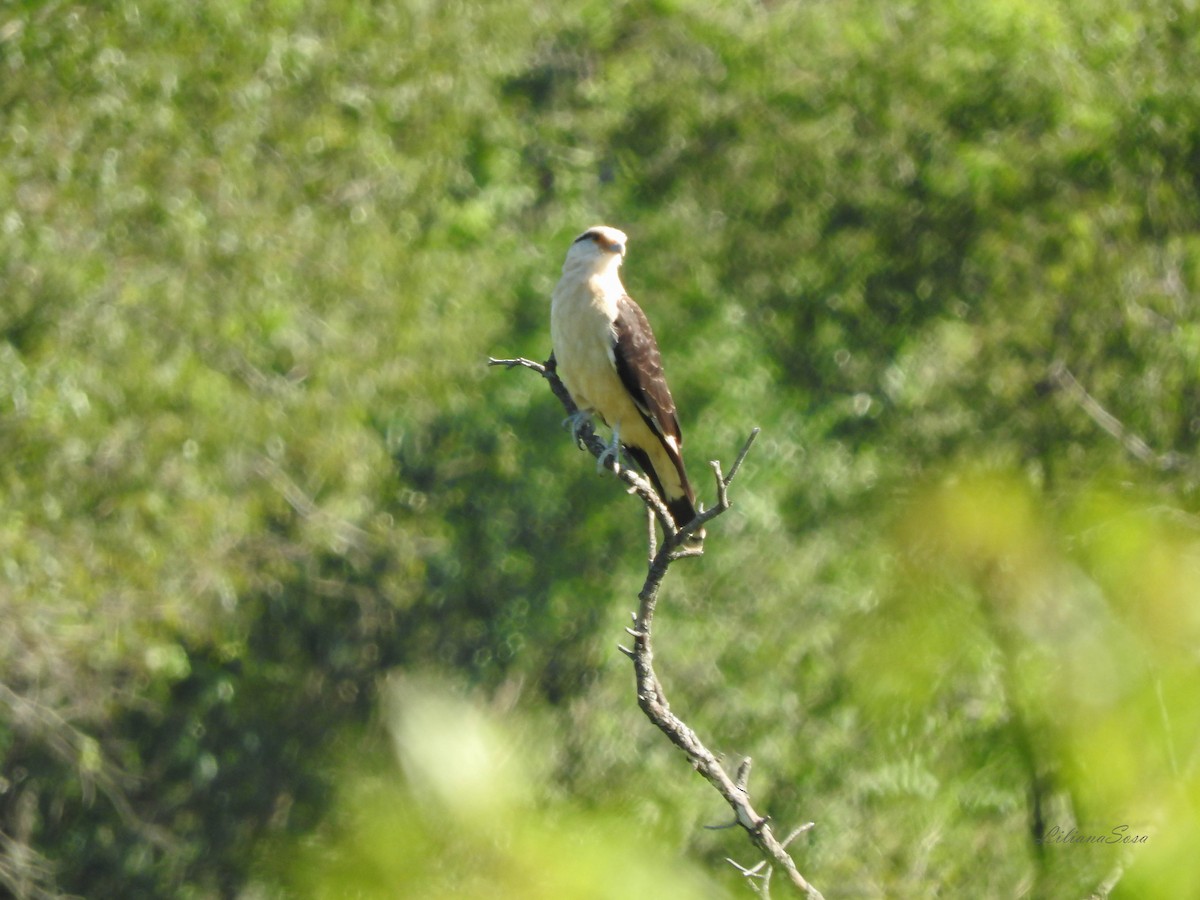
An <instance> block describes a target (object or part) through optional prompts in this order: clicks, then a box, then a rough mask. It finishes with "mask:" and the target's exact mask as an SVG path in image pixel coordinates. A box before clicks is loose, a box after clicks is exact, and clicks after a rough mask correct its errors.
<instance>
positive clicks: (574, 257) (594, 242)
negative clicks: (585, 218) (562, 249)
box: [563, 225, 627, 271]
mask: <svg viewBox="0 0 1200 900" xmlns="http://www.w3.org/2000/svg"><path fill="white" fill-rule="evenodd" d="M626 240H627V238H626V237H625V232H623V231H618V230H617V229H615V228H610V227H608V226H607V225H593V226H592V227H591V228H589V229H588V230H587V231H585V232H584V233H583V234H581V235H579V237H577V238H575V242H574V243H573V244H571V249H570V250H568V251H567V261H566V263H565V264H564V265H563V270H564V271H565V270H566V269H567V268H568V267H572V268H573V267H575V266H580V265H582V266H586V267H587V268H589V269H605V268H608V267H609V266H612V267H613V268H614V269H616V268H617V267H618V266H620V265H621V260H622V259H624V258H625V242H626Z"/></svg>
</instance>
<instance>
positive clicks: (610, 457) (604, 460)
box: [596, 428, 621, 475]
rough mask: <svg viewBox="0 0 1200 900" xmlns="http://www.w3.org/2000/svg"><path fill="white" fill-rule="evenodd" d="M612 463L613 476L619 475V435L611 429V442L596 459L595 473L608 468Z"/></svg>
mask: <svg viewBox="0 0 1200 900" xmlns="http://www.w3.org/2000/svg"><path fill="white" fill-rule="evenodd" d="M610 462H611V463H612V471H613V474H614V475H620V474H621V433H620V432H619V431H618V430H617V429H615V428H614V429H613V436H612V440H611V441H609V442H608V446H607V447H605V448H604V452H603V453H601V454H600V455H599V456H598V457H596V471H597V472H603V471H604V470H605V469H606V468H608V464H609V463H610Z"/></svg>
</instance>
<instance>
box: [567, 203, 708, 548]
mask: <svg viewBox="0 0 1200 900" xmlns="http://www.w3.org/2000/svg"><path fill="white" fill-rule="evenodd" d="M627 245H628V238H627V237H626V235H625V233H624V232H623V231H619V230H618V229H616V228H612V227H610V226H607V225H594V226H592V227H591V228H589V229H587V230H586V231H584V232H583V233H582V234H580V235H579V237H577V238H575V240H574V242H572V244H571V247H570V249H569V250H568V251H567V258H566V260H565V261H564V262H563V267H562V278H561V279H559V282H558V284H557V286H555V288H554V293H553V295H552V297H551V302H550V340H551V343H552V344H553V345H554V359H555V363H556V367H557V373H558V377H559V379H560V380H561V381H562V383H563V385H564V386H565V387H566V389H567V392H568V393H569V394H570V395H571V399H572V400H573V401H574V402H575V405H576V406H577V407H578V408H579V409H578V411H577V412H576V413H574V414H573V415H572V416H570V417H569V418H568V419H567V420H566V422H564V424H569V425H570V427H571V430H572V434H573V435H574V436H575V438H576V440H578V439H579V432H580V429H581V428H583V427H584V424H585V423H586V422H588V421H589V420H590V419H591V417H592V416H593V415H597V416H599V417H600V419H601V420H603V422H604V424H605V425H607V426H608V427H609V428H610V429H612V440H611V441H610V442H609V444H608V446H607V447H606V448H605V450H604V452H603V453H602V454H601V455H600V458H599V459H598V460H597V469H598V470H602V469H603V468H604V467H605V466H606V465H607V464H608V463H612V466H613V468H614V470H615V471H618V472H619V471H620V450H621V447H622V446H623V447H624V448H625V450H626V451H628V453H629V455H630V456H631V457H632V458H633V460H634V462H636V463H637V465H638V467H639V468H640V469H641V470H642V471H643V472H645V474H646V475H647V477H648V478H649V479H650V481H651V483H652V484H653V485H654V488H655V490H656V491H657V492H658V495H659V496H660V497H661V498H662V500H663V503H664V504H665V505H666V507H667V510H668V511H669V512H670V513H671V518H672V519H674V520H675V527H676V528H682V527H683V526H685V525H687V524H689V523H690V522H691V521H692V520H693V519H694V518H696V493H695V491H694V490H693V489H692V485H691V482H689V481H688V477H687V470H686V469H685V468H684V464H683V436H682V434H681V433H680V430H679V418H678V416H677V414H676V411H675V401H674V400H673V399H672V398H671V389H670V388H669V387H668V386H667V379H666V377H665V376H664V375H663V367H662V354H661V353H660V351H659V349H658V341H656V340H655V339H654V332H653V331H651V329H650V322H649V320H648V319H647V318H646V314H645V313H644V312H643V311H642V308H641V307H640V306H638V305H637V303H635V302H634V301H633V299H632V298H631V297H630V296H629V294H628V293H626V291H625V286H624V285H623V284H622V283H621V277H620V273H619V271H618V270H619V269H620V268H621V263H622V262H624V260H625V249H626V246H627ZM693 537H694V538H695V539H703V537H704V533H703V531H702V530H698V531H697V532H695V533H694V535H693Z"/></svg>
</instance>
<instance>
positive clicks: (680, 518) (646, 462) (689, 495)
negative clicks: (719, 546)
mask: <svg viewBox="0 0 1200 900" xmlns="http://www.w3.org/2000/svg"><path fill="white" fill-rule="evenodd" d="M625 449H626V451H628V453H629V455H630V456H632V457H633V461H634V462H636V463H637V464H638V468H640V469H641V470H642V471H643V472H644V473H645V474H646V477H647V478H649V479H650V483H651V484H653V485H654V490H656V491H657V492H658V496H659V497H661V498H662V501H663V503H665V504H666V507H667V512H669V513H670V514H671V518H672V519H674V520H675V527H676V528H682V527H683V526H684V525H687V524H688V523H689V522H691V521H692V519H694V518H696V493H695V491H693V490H692V485H691V483H690V482H689V481H688V480H687V475H685V474H682V473H681V475H682V477H681V481H682V482H683V490H684V492H685V493H684V495H683V496H681V497H668V496H667V492H666V491H665V490H664V489H663V484H662V481H661V480H660V479H659V477H658V473H657V472H656V471H655V470H654V465H653V464H652V463H651V462H650V456H649V454H647V453H646V451H645V450H642V449H641V448H639V447H630V446H628V445H626V446H625ZM692 539H693V540H703V539H704V529H703V528H701V529H699V530H698V531H696V532H694V533H693V534H692Z"/></svg>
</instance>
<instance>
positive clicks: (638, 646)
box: [488, 356, 822, 900]
mask: <svg viewBox="0 0 1200 900" xmlns="http://www.w3.org/2000/svg"><path fill="white" fill-rule="evenodd" d="M488 365H491V366H504V367H506V368H509V369H511V368H514V367H517V366H521V367H524V368H527V369H533V370H534V371H535V372H538V373H539V374H540V375H541V376H542V377H543V378H545V379H546V380H547V381H548V382H549V383H550V388H551V390H553V391H554V395H555V396H556V397H558V399H559V401H560V402H561V403H562V404H563V408H564V409H566V411H567V413H568V414H571V413H574V412H575V411H576V409H577V408H576V406H575V404H574V403H573V402H572V400H571V398H570V395H569V394H568V393H567V391H566V388H564V387H563V385H562V382H561V381H560V380H559V379H558V376H557V374H556V373H555V366H554V357H553V356H551V357H550V359H549V360H547V362H546V363H545V364H541V363H536V362H533V361H532V360H528V359H490V358H489V360H488ZM581 433H582V436H583V443H584V446H585V447H586V448H587V449H588V450H589V451H590V452H591V453H592V454H593V455H594V456H596V457H597V458H599V455H600V454H601V453H602V452H603V451H604V449H605V447H604V444H603V442H601V441H600V439H599V438H598V437H596V435H595V433H594V431H590V430H588V429H584V430H583V432H581ZM758 434H759V429H758V428H755V429H754V430H753V431H751V432H750V436H749V437H748V438H747V439H746V442H745V444H743V446H742V449H741V451H740V452H739V453H738V455H737V458H736V459H735V460H734V463H733V466H732V467H731V468H730V470H729V474H728V475H725V474H723V473H722V471H721V463H720V462H719V461H717V460H713V461H712V462H711V463H709V465H710V466H711V468H712V470H713V474H714V477H715V478H716V487H717V505H716V506H714V507H712V508H711V509H706V510H703V511H702V512H700V513H699V514H698V515H697V516H696V517H695V518H694V519H693V520H692V521H691V522H686V523H680V527H679V528H678V529H676V528H674V526H673V522H672V520H671V516H670V514H669V513H668V512H667V510H666V507H665V506H664V505H663V503H662V501H661V500H660V499H659V497H658V494H657V493H655V491H654V490H653V488H651V487H650V485H649V483H648V482H647V481H646V480H645V479H644V478H642V477H641V476H639V475H636V474H635V473H632V472H631V471H630V470H629V469H623V470H622V471H621V472H620V477H621V478H622V479H623V480H624V481H625V482H626V483H627V484H629V485H630V486H632V487H634V488H635V490H636V492H637V494H638V496H639V497H641V498H642V501H643V502H644V503H645V504H646V506H647V508H648V509H651V510H652V511H653V512H654V514H655V515H656V516H657V518H658V520H659V522H660V523H661V524H662V526H663V533H664V535H665V537H664V539H663V543H662V546H661V547H659V548H657V551H655V549H654V544H653V541H652V543H651V554H650V556H651V559H650V564H649V569H648V571H647V573H646V580H645V582H644V583H643V584H642V590H641V592H640V593H639V594H638V610H637V612H636V613H635V614H634V625H633V628H627V629H626V631H627V632H628V633H629V635H630V636H631V637H632V638H633V648H632V649H630V648H629V647H626V646H624V645H618V649H619V650H620V651H621V652H622V653H624V654H625V655H626V656H628V657H629V658H630V659H632V660H633V668H634V675H635V678H636V685H637V699H638V706H639V707H640V708H641V710H642V712H644V713H645V714H646V716H647V718H649V719H650V721H651V722H652V723H654V725H655V726H656V727H657V728H658V729H659V730H660V731H662V732H663V734H665V735H666V736H667V738H668V740H670V741H671V743H673V744H674V745H675V746H676V747H678V748H679V749H680V750H682V751H683V752H684V753H686V754H687V756H688V760H689V761H690V762H691V764H692V767H693V768H695V770H696V771H697V772H699V773H700V774H701V775H702V776H703V777H704V778H705V780H707V781H708V782H709V784H711V785H712V786H713V787H714V788H716V790H717V791H718V792H719V793H720V794H721V796H722V797H723V798H724V799H725V802H726V803H728V804H729V806H730V808H731V809H732V810H733V813H734V819H735V824H737V825H740V826H741V827H742V828H743V829H744V830H745V831H746V833H747V834H748V835H749V837H750V840H751V841H752V842H753V844H754V845H755V846H756V847H757V848H758V849H759V851H760V852H761V853H762V854H763V856H764V860H763V861H762V862H760V863H759V864H758V865H755V866H753V867H750V868H743V867H742V866H741V865H739V864H738V863H735V862H733V860H729V862H730V863H731V864H732V865H734V866H736V867H737V868H738V869H739V870H740V871H741V872H742V873H743V874H744V875H746V876H747V878H752V877H753V878H761V879H762V884H761V886H759V885H757V884H755V885H754V886H755V889H756V891H758V892H759V893H760V894H762V895H763V896H766V893H767V891H768V885H769V879H770V876H771V872H772V870H773V868H774V867H775V866H778V867H779V868H780V869H782V870H783V871H784V872H785V873H786V874H787V877H788V880H789V882H790V883H791V884H792V886H793V887H794V888H796V889H797V890H798V891H801V892H803V894H804V896H806V897H808V898H809V900H822V898H821V893H820V891H818V890H817V889H816V888H815V887H813V885H811V884H810V883H809V882H808V881H807V880H806V879H805V878H804V876H803V875H801V874H800V871H799V870H798V869H797V868H796V863H795V861H794V860H793V859H792V857H791V855H790V854H789V853H788V851H787V848H786V843H787V842H790V841H791V840H793V839H794V838H795V837H796V836H797V834H799V833H801V832H802V831H804V830H807V828H809V827H811V823H810V825H807V826H802V827H801V828H800V829H797V830H796V831H794V832H793V833H792V834H791V835H790V836H789V837H788V838H787V841H786V842H780V840H779V839H778V838H776V837H775V834H774V832H773V831H772V830H771V825H770V819H769V817H767V816H761V815H759V814H758V813H757V812H756V811H755V809H754V807H753V806H751V804H750V792H749V787H748V782H749V779H750V759H749V757H747V758H745V759H743V760H742V762H741V764H740V765H739V767H738V770H737V775H736V780H735V779H733V778H730V777H729V773H728V772H726V771H725V769H724V767H723V766H722V765H721V763H720V760H718V759H717V757H716V755H715V754H714V753H713V752H712V751H711V750H709V749H708V747H706V746H705V745H704V743H703V742H702V741H701V740H700V738H699V737H697V735H696V733H695V732H694V731H693V730H692V729H691V728H690V727H688V725H687V723H686V722H684V721H683V720H682V719H681V718H679V716H677V715H676V714H675V713H673V712H672V711H671V707H670V704H669V703H668V702H667V697H666V693H665V692H664V691H663V687H662V682H660V681H659V679H658V675H657V674H656V673H655V671H654V650H653V647H652V644H651V627H652V625H653V623H654V609H655V606H656V605H657V603H658V592H659V589H660V588H661V587H662V582H663V579H664V578H665V577H666V574H667V570H668V569H669V568H670V565H671V563H673V562H675V561H676V560H679V559H683V558H685V557H689V556H699V555H701V554H702V552H703V551H701V550H700V549H699V548H698V547H695V546H692V545H690V544H689V542H688V537H689V535H691V534H692V533H693V532H695V531H697V530H698V529H700V528H702V527H703V526H704V525H705V524H706V523H708V522H710V521H712V520H713V519H715V518H716V517H717V516H720V515H721V514H722V513H724V512H726V511H727V510H728V509H729V508H730V506H731V502H730V499H729V485H730V483H731V482H732V481H733V479H734V477H735V476H736V475H737V473H738V471H739V470H740V469H741V466H742V462H743V461H744V460H745V458H746V454H747V453H749V452H750V448H751V446H752V445H753V444H754V440H755V438H757V437H758ZM651 532H652V533H653V529H651ZM764 866H765V869H764V868H763V867H764ZM760 870H762V871H763V874H761V875H760V874H759V872H760Z"/></svg>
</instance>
